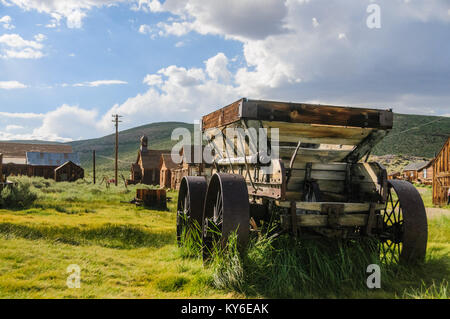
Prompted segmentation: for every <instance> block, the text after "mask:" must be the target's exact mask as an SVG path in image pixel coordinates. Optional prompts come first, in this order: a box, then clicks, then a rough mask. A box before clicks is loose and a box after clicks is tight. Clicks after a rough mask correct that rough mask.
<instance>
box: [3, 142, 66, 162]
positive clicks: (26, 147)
mask: <svg viewBox="0 0 450 319" xmlns="http://www.w3.org/2000/svg"><path fill="white" fill-rule="evenodd" d="M27 152H45V153H72V146H71V145H67V144H25V143H9V142H0V153H3V156H4V157H13V158H20V157H21V158H25V157H26V153H27Z"/></svg>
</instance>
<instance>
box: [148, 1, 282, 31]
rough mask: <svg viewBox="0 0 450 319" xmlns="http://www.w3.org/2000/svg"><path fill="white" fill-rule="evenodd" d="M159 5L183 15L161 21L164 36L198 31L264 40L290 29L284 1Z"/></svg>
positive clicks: (198, 2) (165, 3)
mask: <svg viewBox="0 0 450 319" xmlns="http://www.w3.org/2000/svg"><path fill="white" fill-rule="evenodd" d="M152 2H156V1H152ZM158 8H159V9H158V10H159V11H167V12H170V13H172V14H173V15H175V16H177V17H178V18H179V21H175V22H170V21H169V23H159V24H158V27H159V28H160V29H161V34H160V35H175V36H182V35H184V34H186V33H188V32H190V31H193V30H194V31H196V32H198V33H200V34H219V35H225V36H226V37H229V38H234V39H263V38H265V37H267V36H269V35H273V34H279V33H284V32H286V31H287V30H286V29H285V28H284V23H283V19H284V17H285V16H286V13H287V7H286V5H285V2H284V1H280V0H266V1H264V4H263V5H262V4H261V1H260V0H247V1H241V0H228V1H222V0H208V1H203V0H166V1H165V2H164V3H163V4H161V7H158Z"/></svg>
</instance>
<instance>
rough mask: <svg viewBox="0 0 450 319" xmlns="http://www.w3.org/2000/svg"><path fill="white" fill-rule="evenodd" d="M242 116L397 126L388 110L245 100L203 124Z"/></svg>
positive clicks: (225, 122) (216, 124) (224, 122)
mask: <svg viewBox="0 0 450 319" xmlns="http://www.w3.org/2000/svg"><path fill="white" fill-rule="evenodd" d="M241 118H242V119H253V120H262V121H278V122H290V123H305V124H324V125H336V126H351V127H365V128H377V129H391V128H392V125H393V113H392V111H388V110H377V109H368V108H354V107H341V106H331V105H317V104H306V103H286V102H276V101H259V100H247V99H241V100H238V101H236V102H234V103H233V104H230V105H228V106H226V107H224V108H222V109H220V110H217V111H215V112H212V113H210V114H208V115H206V116H204V117H203V119H202V127H203V129H208V128H212V127H219V126H223V125H228V124H231V123H234V122H236V121H238V120H240V119H241Z"/></svg>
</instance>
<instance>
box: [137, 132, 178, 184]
mask: <svg viewBox="0 0 450 319" xmlns="http://www.w3.org/2000/svg"><path fill="white" fill-rule="evenodd" d="M167 153H170V151H167V150H149V149H148V138H147V136H142V137H141V146H140V148H139V151H138V157H137V160H136V162H135V163H134V164H132V165H131V176H130V182H131V183H134V184H137V183H142V184H147V185H158V184H159V182H160V171H159V164H160V160H161V155H162V154H167Z"/></svg>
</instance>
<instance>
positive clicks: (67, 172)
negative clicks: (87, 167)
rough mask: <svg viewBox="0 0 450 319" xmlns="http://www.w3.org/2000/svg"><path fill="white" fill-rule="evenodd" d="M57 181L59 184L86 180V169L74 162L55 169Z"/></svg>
mask: <svg viewBox="0 0 450 319" xmlns="http://www.w3.org/2000/svg"><path fill="white" fill-rule="evenodd" d="M54 174H55V181H57V182H75V181H76V180H78V179H81V178H84V169H83V168H82V167H80V166H79V165H77V164H75V163H74V162H72V161H68V162H66V163H64V164H63V165H61V166H59V167H57V168H55V170H54Z"/></svg>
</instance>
